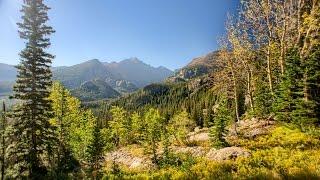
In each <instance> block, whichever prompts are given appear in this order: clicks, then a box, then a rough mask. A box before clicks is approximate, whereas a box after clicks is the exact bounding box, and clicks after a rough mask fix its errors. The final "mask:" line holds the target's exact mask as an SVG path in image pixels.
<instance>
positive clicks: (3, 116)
mask: <svg viewBox="0 0 320 180" xmlns="http://www.w3.org/2000/svg"><path fill="white" fill-rule="evenodd" d="M6 126H7V120H6V104H5V102H3V104H2V113H1V126H0V137H1V140H0V141H1V144H0V147H1V157H0V158H1V162H0V163H1V180H3V179H5V170H6V164H7V163H6V159H5V154H6V148H7V141H6V134H5V133H6Z"/></svg>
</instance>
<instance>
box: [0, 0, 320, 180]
mask: <svg viewBox="0 0 320 180" xmlns="http://www.w3.org/2000/svg"><path fill="white" fill-rule="evenodd" d="M49 10H50V8H49V7H48V6H46V5H45V3H44V1H43V0H25V1H24V5H23V7H22V10H21V13H22V20H21V23H18V26H19V35H20V38H21V39H22V40H24V41H25V47H24V49H23V50H22V51H21V52H20V59H21V61H20V64H19V65H18V66H16V68H17V69H18V75H17V80H16V83H15V85H14V89H13V95H12V97H11V99H13V100H15V102H16V103H15V105H14V106H12V107H11V106H10V107H7V105H6V103H5V102H3V103H1V111H0V115H1V116H0V124H1V126H0V135H1V138H0V147H1V148H0V151H1V152H0V165H1V173H0V174H1V175H0V177H1V179H320V1H318V0H247V1H241V3H240V6H239V7H238V11H237V13H236V14H230V15H229V16H228V18H227V21H226V23H225V29H226V33H225V35H223V36H222V37H221V38H220V39H219V49H217V50H216V51H214V52H212V53H210V54H208V55H206V56H203V57H201V58H197V59H195V61H193V62H191V63H190V64H189V65H188V66H186V67H184V68H182V69H180V70H179V71H178V72H176V73H175V75H173V76H171V77H169V78H167V79H166V80H165V81H164V82H161V83H154V84H150V85H147V86H145V87H144V88H142V89H140V90H137V91H135V92H130V93H126V94H124V95H122V96H121V97H115V98H112V99H107V100H106V99H100V100H95V101H93V102H82V101H81V100H80V99H78V98H77V97H75V96H73V94H72V92H71V91H70V90H68V89H67V88H66V87H65V86H64V85H63V83H61V82H58V81H53V80H52V72H51V64H52V61H54V57H55V56H54V55H52V54H50V53H48V51H47V48H49V46H50V35H51V34H53V33H54V32H55V31H54V28H53V27H50V26H49V25H48V24H47V21H48V20H49V17H48V14H47V13H48V11H49ZM77 93H81V92H77ZM86 96H87V95H86ZM86 98H87V97H86Z"/></svg>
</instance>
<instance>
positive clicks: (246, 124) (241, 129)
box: [228, 118, 275, 139]
mask: <svg viewBox="0 0 320 180" xmlns="http://www.w3.org/2000/svg"><path fill="white" fill-rule="evenodd" d="M274 125H275V121H272V120H260V119H256V118H252V119H251V120H242V121H240V122H238V123H237V124H236V129H237V131H235V129H234V126H232V127H230V128H229V136H235V135H240V136H243V137H245V138H250V139H252V138H256V137H258V136H261V135H266V134H268V133H269V132H270V130H271V129H272V128H273V127H274ZM228 138H229V139H230V137H228Z"/></svg>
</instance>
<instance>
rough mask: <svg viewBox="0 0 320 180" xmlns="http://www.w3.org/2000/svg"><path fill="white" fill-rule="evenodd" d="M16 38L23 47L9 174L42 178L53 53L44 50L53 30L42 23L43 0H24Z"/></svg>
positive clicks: (48, 142)
mask: <svg viewBox="0 0 320 180" xmlns="http://www.w3.org/2000/svg"><path fill="white" fill-rule="evenodd" d="M23 2H24V4H23V7H22V10H21V12H22V14H23V15H22V22H21V23H18V26H19V34H20V38H22V39H23V40H25V45H26V47H25V48H24V49H23V50H22V51H21V53H20V64H19V65H18V66H17V69H18V75H17V81H16V85H15V86H14V95H13V98H14V99H17V100H20V101H21V105H19V106H17V107H16V108H15V109H14V112H13V118H14V124H13V128H14V130H13V137H14V138H13V139H14V141H13V142H12V144H11V150H10V155H11V156H14V157H15V165H14V166H12V168H13V169H12V170H13V171H12V172H13V174H12V176H13V178H23V177H24V178H30V179H40V178H43V177H44V176H45V175H46V174H47V172H48V164H49V163H48V162H47V161H48V159H47V158H48V157H49V156H48V153H50V150H49V148H50V146H51V143H52V137H51V134H52V133H51V131H52V127H51V125H50V123H49V118H50V115H51V105H50V101H49V100H48V97H49V88H50V86H51V84H52V81H51V77H52V73H51V70H50V66H51V63H52V59H53V58H54V56H53V55H51V54H49V53H47V52H46V49H47V48H48V47H49V46H50V39H49V38H48V36H49V35H50V34H52V33H54V30H53V29H52V27H50V26H48V25H46V22H47V21H48V20H49V18H48V16H47V11H48V10H49V9H50V8H49V7H48V6H46V5H45V4H44V2H43V0H24V1H23Z"/></svg>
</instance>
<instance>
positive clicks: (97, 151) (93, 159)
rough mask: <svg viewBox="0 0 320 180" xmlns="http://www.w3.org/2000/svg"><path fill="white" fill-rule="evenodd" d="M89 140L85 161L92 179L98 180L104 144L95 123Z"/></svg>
mask: <svg viewBox="0 0 320 180" xmlns="http://www.w3.org/2000/svg"><path fill="white" fill-rule="evenodd" d="M92 136H93V139H92V140H91V142H90V144H89V146H88V149H87V161H88V163H89V172H90V173H91V177H92V179H100V178H101V177H100V175H101V174H100V173H99V171H100V170H101V160H102V159H103V150H104V142H103V138H102V135H101V132H100V127H99V126H98V124H97V122H96V123H95V125H94V130H93V133H92Z"/></svg>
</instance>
